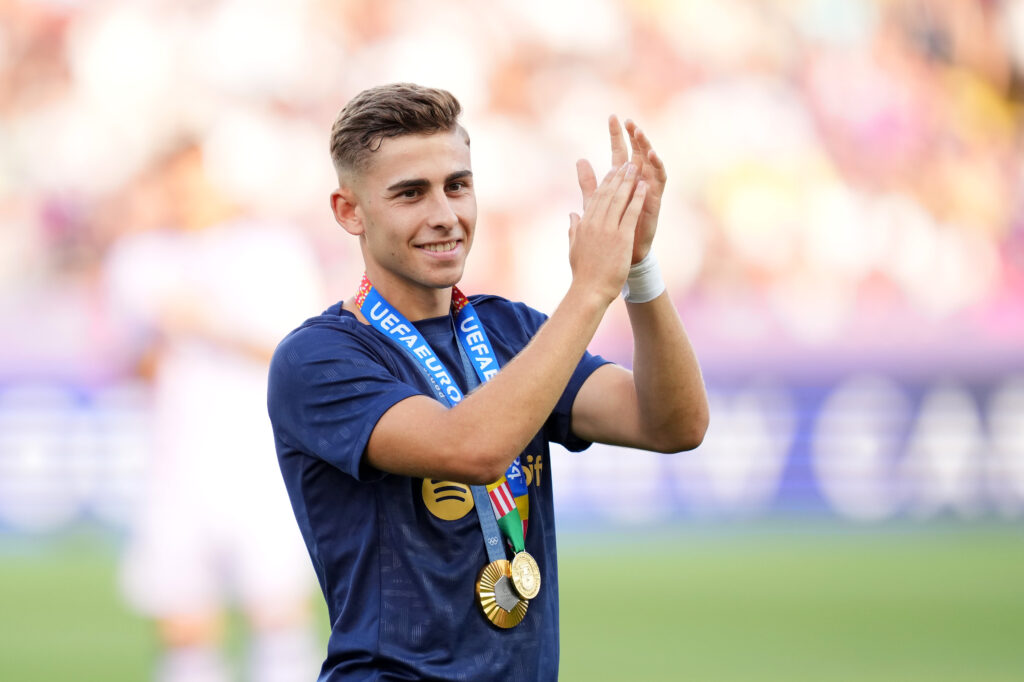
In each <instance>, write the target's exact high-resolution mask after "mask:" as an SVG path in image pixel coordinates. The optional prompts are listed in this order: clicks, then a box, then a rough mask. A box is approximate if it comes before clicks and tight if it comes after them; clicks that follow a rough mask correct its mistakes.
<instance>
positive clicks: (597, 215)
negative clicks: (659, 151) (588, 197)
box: [587, 164, 636, 221]
mask: <svg viewBox="0 0 1024 682" xmlns="http://www.w3.org/2000/svg"><path fill="white" fill-rule="evenodd" d="M630 169H632V170H630ZM627 176H630V177H631V178H632V182H629V183H626V182H624V181H625V180H626V178H627ZM635 178H636V166H634V165H633V164H623V165H622V166H619V167H618V168H617V169H615V170H613V171H611V172H609V174H608V175H607V176H605V179H604V181H603V182H602V183H601V186H600V187H598V188H597V191H596V192H594V197H593V201H592V202H591V205H590V206H588V207H587V212H588V213H590V214H591V215H592V216H593V218H594V220H598V221H600V220H603V219H604V217H605V216H606V215H607V214H608V211H609V210H610V208H611V206H612V205H613V203H615V199H616V197H618V196H619V192H620V190H622V186H623V185H624V184H628V185H629V189H632V185H633V183H635V182H636V180H635ZM627 196H628V195H627ZM619 202H621V203H622V205H624V202H623V201H622V199H621V198H620V199H619ZM619 211H620V213H621V208H620V209H619Z"/></svg>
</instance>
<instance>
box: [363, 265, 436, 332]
mask: <svg viewBox="0 0 1024 682" xmlns="http://www.w3.org/2000/svg"><path fill="white" fill-rule="evenodd" d="M368 277H369V279H370V284H372V285H373V288H374V289H376V290H377V293H379V294H380V295H381V297H382V298H384V300H385V301H387V302H388V303H389V304H390V305H391V306H392V307H394V308H395V309H396V310H397V311H398V312H400V313H402V315H404V316H405V318H406V319H407V320H409V321H410V322H417V321H419V320H426V319H428V318H431V317H441V316H443V315H447V314H448V311H449V310H450V309H451V305H452V289H451V287H446V288H444V289H430V288H425V287H408V286H401V284H399V283H395V282H390V281H387V280H386V279H382V280H381V283H380V284H378V283H377V281H376V280H375V279H374V278H373V276H372V275H368Z"/></svg>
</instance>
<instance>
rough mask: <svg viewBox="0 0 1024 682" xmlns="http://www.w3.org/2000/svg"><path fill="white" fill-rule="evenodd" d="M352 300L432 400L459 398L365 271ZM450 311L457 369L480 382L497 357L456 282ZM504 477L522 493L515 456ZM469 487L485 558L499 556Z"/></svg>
mask: <svg viewBox="0 0 1024 682" xmlns="http://www.w3.org/2000/svg"><path fill="white" fill-rule="evenodd" d="M356 306H357V307H358V308H359V311H360V312H361V313H362V314H363V316H364V317H365V318H366V319H367V321H368V322H369V323H370V325H371V326H372V327H373V328H374V329H376V330H377V331H378V332H380V333H381V334H383V335H384V336H385V337H387V338H389V339H391V340H392V341H393V342H394V343H396V344H397V345H398V346H399V347H400V348H401V349H402V350H403V351H404V352H405V353H406V354H407V355H409V356H410V357H412V358H413V359H414V360H415V361H416V365H417V367H418V368H419V369H420V371H421V372H422V373H423V375H424V376H425V377H426V379H427V381H428V382H429V383H430V385H431V387H432V388H433V390H434V394H435V395H436V396H437V398H438V400H440V401H441V402H443V403H445V404H447V405H448V406H449V407H454V406H455V405H457V404H458V403H460V402H462V399H463V397H464V396H463V393H462V390H461V389H460V388H459V386H458V384H456V383H455V380H454V379H453V378H452V375H451V373H450V372H449V371H448V368H446V367H445V366H444V363H442V362H441V359H440V358H439V357H437V354H436V353H435V352H434V349H433V348H431V347H430V344H429V343H427V341H426V339H424V338H423V337H422V336H421V335H420V333H419V330H417V329H416V327H415V326H413V324H412V323H411V322H409V321H408V320H407V319H406V318H405V316H404V315H402V313H400V312H399V311H398V310H397V309H396V308H395V307H394V306H392V305H391V304H390V303H388V302H387V300H385V299H384V297H383V296H381V295H380V294H379V293H378V292H377V290H376V289H374V288H373V285H372V284H370V281H369V279H367V277H366V276H365V275H364V276H363V281H362V283H361V284H360V286H359V293H358V295H357V296H356ZM452 311H453V312H454V313H455V332H456V336H457V338H458V341H459V353H460V356H461V359H462V364H463V370H464V371H465V374H466V381H467V382H469V384H470V387H469V388H470V390H472V389H473V388H474V384H476V382H475V381H474V376H473V374H475V375H476V377H475V378H476V379H478V380H479V383H484V382H486V381H487V380H489V379H490V378H491V377H493V376H494V375H495V374H497V373H498V369H499V366H498V358H497V356H496V355H495V354H494V350H493V347H492V346H491V341H490V339H489V338H488V337H487V332H486V331H485V330H484V327H483V324H481V322H480V318H479V317H478V316H477V314H476V310H474V308H473V305H472V304H471V303H470V302H469V299H467V298H466V297H465V296H464V295H463V294H462V292H461V291H459V290H458V288H457V287H452ZM468 366H472V368H473V371H469V367H468ZM505 478H506V480H507V481H508V484H509V489H510V490H511V492H512V494H513V496H516V497H518V496H520V495H525V494H526V493H527V487H526V478H525V476H524V475H523V470H522V466H521V465H520V462H519V458H518V457H516V459H515V461H514V462H512V464H510V465H509V467H508V470H507V471H506V473H505ZM470 490H471V491H472V493H473V501H474V505H473V506H475V507H476V512H477V516H478V518H479V519H480V529H481V530H482V531H483V535H484V545H485V547H486V548H487V558H488V560H490V561H496V560H498V559H504V558H505V549H504V545H503V544H502V542H501V531H500V530H499V528H498V523H497V521H496V519H495V517H494V514H493V513H489V511H490V509H491V502H490V498H489V497H488V494H487V489H486V488H485V487H484V486H480V485H474V486H470Z"/></svg>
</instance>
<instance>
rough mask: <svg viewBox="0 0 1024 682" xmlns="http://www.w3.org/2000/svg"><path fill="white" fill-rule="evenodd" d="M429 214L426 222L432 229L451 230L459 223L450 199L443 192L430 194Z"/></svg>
mask: <svg viewBox="0 0 1024 682" xmlns="http://www.w3.org/2000/svg"><path fill="white" fill-rule="evenodd" d="M430 196H431V199H430V213H429V214H428V220H429V221H430V225H431V226H432V227H444V228H447V229H452V228H454V227H455V226H456V225H458V223H459V217H458V216H457V215H456V214H455V209H454V208H453V207H452V202H451V199H450V198H449V197H448V195H447V194H446V193H444V192H433V193H431V195H430Z"/></svg>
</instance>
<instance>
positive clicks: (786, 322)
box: [0, 0, 1024, 534]
mask: <svg viewBox="0 0 1024 682" xmlns="http://www.w3.org/2000/svg"><path fill="white" fill-rule="evenodd" d="M1022 75H1024V3H1022V2H1018V1H1016V0H1003V1H998V0H991V1H985V2H982V1H980V0H979V1H967V2H965V1H958V0H932V1H923V0H917V1H915V0H889V1H882V0H877V1H870V0H787V1H782V0H777V1H771V0H760V1H755V0H719V1H717V2H713V3H711V2H701V1H699V0H690V1H685V0H680V1H677V2H670V1H668V0H661V1H659V0H588V1H587V2H582V1H573V2H558V3H551V2H539V1H534V0H527V1H517V2H489V3H478V2H469V1H450V2H444V3H437V2H420V1H414V0H380V1H376V2H327V1H314V0H302V1H293V2H269V1H266V0H256V1H251V0H250V1H247V2H235V1H233V0H222V1H217V2H183V1H173V2H172V1H170V0H166V1H159V0H147V1H141V2H127V1H113V0H96V1H86V0H79V1H75V0H36V1H27V0H4V1H3V2H0V121H2V126H0V226H2V227H0V311H2V319H3V327H2V332H0V423H2V424H3V428H2V429H0V529H4V530H5V531H12V532H15V533H28V534H32V533H37V532H42V531H49V530H53V529H59V528H62V527H65V526H66V525H68V524H73V523H76V522H79V521H82V520H83V519H85V520H97V521H99V522H100V523H101V524H106V525H109V526H111V527H113V528H124V527H127V526H129V525H130V523H131V519H132V515H133V513H134V510H135V509H136V508H137V507H136V505H137V503H138V497H139V491H140V485H139V481H140V478H141V476H142V473H143V471H144V470H145V468H146V462H147V458H148V456H149V452H148V450H149V449H150V446H149V445H147V438H149V437H150V435H151V432H150V426H151V421H150V419H149V417H150V410H149V407H150V397H151V379H152V377H153V368H152V365H153V362H152V347H153V345H154V338H153V332H152V330H147V329H146V328H145V326H144V325H142V326H140V325H139V324H138V323H137V321H136V322H131V323H126V322H125V317H126V315H125V311H124V310H123V309H122V308H123V301H122V300H121V299H122V298H123V297H120V298H119V297H118V296H111V294H110V285H109V279H110V272H109V270H110V261H111V252H112V251H113V250H114V248H115V246H116V245H117V244H118V243H119V240H122V239H124V238H126V236H130V235H133V234H137V233H140V232H146V231H152V230H157V231H159V230H163V229H166V228H174V229H176V230H182V231H185V232H188V231H190V230H194V229H200V228H202V227H203V226H204V225H208V224H211V223H215V222H217V221H219V220H222V219H224V218H225V217H236V216H239V215H244V216H246V217H247V218H250V219H256V220H259V221H264V222H271V223H274V224H275V225H277V226H284V227H286V228H287V229H288V230H289V231H291V232H292V233H293V234H294V235H298V236H300V237H301V238H302V239H303V240H304V241H305V243H306V244H307V245H308V247H309V248H310V249H311V250H312V253H314V254H315V259H316V260H315V268H316V269H317V272H316V273H315V274H316V276H317V277H318V278H319V280H320V281H321V282H322V285H323V286H322V292H323V293H322V295H321V296H320V300H318V301H316V303H315V306H314V307H313V309H307V308H303V309H295V310H293V311H292V314H291V317H290V320H288V322H287V324H282V325H281V326H280V328H279V329H280V333H282V334H283V333H284V331H287V329H288V328H290V327H291V326H293V325H294V324H298V323H299V322H300V321H301V320H303V319H304V318H305V317H307V316H308V315H310V314H313V313H315V312H318V310H319V309H322V308H324V307H326V306H327V305H329V304H330V303H332V302H334V301H335V300H338V299H341V298H345V297H346V296H348V295H349V294H350V292H351V290H352V289H353V287H354V286H355V284H356V282H357V280H358V277H359V274H360V259H359V254H358V250H357V249H356V248H355V244H354V242H353V241H352V240H351V239H349V238H347V236H346V235H345V234H344V233H342V232H341V231H340V230H338V229H336V227H335V225H334V223H333V221H332V219H331V215H330V213H329V210H328V202H327V197H328V194H329V192H330V191H331V189H332V181H333V176H332V171H331V166H330V160H329V156H328V152H327V138H328V130H329V127H330V123H331V122H332V120H333V118H334V116H335V114H336V112H337V110H338V109H339V108H340V107H341V106H342V105H343V104H344V103H345V102H346V101H347V99H348V98H349V97H351V96H352V95H354V94H355V93H356V92H358V91H359V90H361V89H363V88H365V87H368V86H371V85H375V84H379V83H383V82H389V81H416V82H420V83H423V84H426V85H432V86H438V87H444V88H448V89H450V90H451V91H452V92H454V93H455V94H456V96H457V97H459V98H460V100H461V101H462V104H463V106H464V122H465V124H466V126H467V127H468V129H469V131H470V133H471V136H472V138H473V156H474V164H475V173H476V176H477V182H478V188H479V203H480V221H479V236H478V239H477V244H476V246H475V252H474V254H473V257H472V259H471V263H470V267H469V271H468V273H467V278H466V282H465V286H464V287H463V288H464V289H466V290H467V291H470V292H483V291H489V292H494V293H499V294H502V295H505V296H507V297H510V298H513V299H518V300H525V301H527V302H529V303H531V304H532V305H534V306H535V307H538V308H540V309H542V310H550V309H551V308H553V306H554V304H555V303H556V302H557V300H558V299H559V298H560V296H561V294H562V292H563V291H564V288H565V286H566V284H567V282H568V278H569V269H568V267H567V264H566V258H565V254H566V228H567V224H568V219H567V214H568V213H569V211H571V210H576V209H577V206H578V204H579V199H578V188H577V187H576V185H575V173H574V162H575V160H576V159H577V158H579V157H586V158H590V159H591V160H592V161H594V162H595V164H596V165H598V166H599V167H600V166H601V165H603V164H605V163H607V157H608V152H607V141H606V132H605V119H606V117H607V115H608V114H609V113H612V112H615V113H618V114H620V115H621V116H623V117H632V118H633V119H635V120H636V121H638V122H639V123H640V124H641V125H642V126H643V127H644V128H645V130H646V131H647V132H648V134H649V136H650V137H651V139H652V140H653V141H654V143H655V146H656V147H657V149H658V151H659V152H660V153H661V155H662V156H663V157H664V159H665V161H666V164H667V166H668V170H669V175H670V184H669V189H668V193H669V196H668V200H667V201H666V206H665V209H664V211H663V219H662V224H661V229H660V232H659V234H658V238H657V241H656V243H655V247H656V250H657V253H658V254H659V256H660V258H661V260H662V262H663V264H664V269H665V271H666V274H667V278H668V282H669V285H670V288H671V290H672V294H673V297H674V299H675V301H676V302H677V305H678V307H679V309H680V311H681V313H682V316H683V318H684V321H685V323H686V325H687V328H688V331H689V333H690V335H691V336H692V338H693V341H694V344H695V346H696V348H697V351H698V354H699V356H700V357H701V360H702V364H703V367H704V371H705V376H706V379H707V382H708V386H709V390H710V393H711V397H712V404H713V408H714V414H713V420H712V427H711V431H710V432H709V435H708V439H707V441H706V443H705V445H704V446H702V447H701V448H700V449H699V450H698V451H696V452H695V453H692V454H690V455H687V456H684V457H677V458H655V457H640V458H637V457H629V458H623V457H622V456H621V453H618V452H616V451H615V450H613V449H607V448H606V449H600V448H595V450H594V451H592V452H590V453H589V454H587V455H584V456H579V457H576V456H568V455H565V456H562V457H556V458H555V460H554V461H553V462H552V463H551V466H552V467H553V468H554V469H555V471H556V474H558V475H557V478H559V479H560V480H559V483H558V486H559V504H560V507H561V509H562V514H563V517H564V518H567V519H569V518H578V519H581V520H582V519H594V518H614V519H618V520H626V521H629V520H636V519H640V520H649V519H651V518H676V517H687V516H691V515H698V516H708V515H710V516H713V517H719V516H737V515H738V516H740V517H743V518H745V517H748V516H750V515H752V514H753V515H757V514H769V513H772V512H787V513H788V512H792V511H797V512H799V513H804V512H809V513H821V514H826V515H837V516H839V517H842V518H849V519H856V520H864V521H874V520H880V519H886V518H892V517H894V516H906V515H911V516H918V517H920V516H924V517H929V516H934V515H940V514H953V515H956V516H963V517H966V518H973V517H976V516H984V515H1000V516H1010V517H1013V518H1016V517H1018V516H1019V515H1020V514H1021V513H1022V510H1024V416H1022V413H1024V297H1022V292H1024V194H1022V192H1021V188H1022V162H1024V140H1022V136H1021V131H1022V126H1021V118H1020V105H1021V101H1022V94H1024V88H1022V85H1024V79H1022ZM183 157H185V158H188V159H191V161H190V162H186V163H182V162H180V161H181V159H182V158H183ZM240 248H244V246H242V247H240ZM265 276H266V277H267V278H273V277H274V276H275V272H273V271H269V272H266V273H265ZM241 284H243V285H244V282H242V283H241ZM227 314H228V311H227V310H226V309H225V315H227ZM157 340H158V341H159V339H157ZM593 348H594V350H595V351H597V352H601V353H603V354H605V355H607V356H608V357H611V358H613V359H615V360H618V361H620V362H623V363H625V364H628V363H629V362H630V349H629V335H628V327H627V326H626V323H625V316H624V312H623V309H622V307H621V305H619V306H616V307H613V309H612V312H611V313H610V315H609V318H608V320H607V323H606V324H605V326H604V327H603V329H602V330H601V332H600V333H599V337H598V339H597V340H596V341H595V343H594V347H593ZM253 418H254V419H256V418H259V419H263V418H264V417H263V416H262V415H259V416H258V417H257V416H254V417H253ZM602 499H604V501H603V502H600V500H602Z"/></svg>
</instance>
